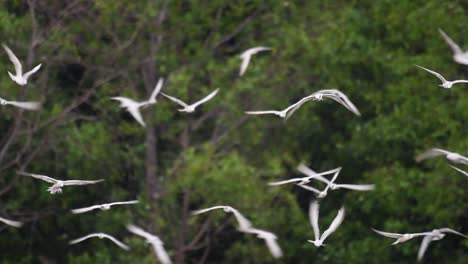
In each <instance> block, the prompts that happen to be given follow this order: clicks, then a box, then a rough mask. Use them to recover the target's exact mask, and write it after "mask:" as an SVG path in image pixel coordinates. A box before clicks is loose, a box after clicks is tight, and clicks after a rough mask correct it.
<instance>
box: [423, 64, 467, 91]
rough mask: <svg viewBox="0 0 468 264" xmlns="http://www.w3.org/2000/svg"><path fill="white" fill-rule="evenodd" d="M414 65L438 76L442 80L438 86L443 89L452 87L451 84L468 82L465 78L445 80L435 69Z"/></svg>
mask: <svg viewBox="0 0 468 264" xmlns="http://www.w3.org/2000/svg"><path fill="white" fill-rule="evenodd" d="M416 67H419V68H421V69H423V70H425V71H427V72H429V73H431V74H433V75H435V76H436V77H437V78H439V80H441V81H442V84H439V86H440V87H443V88H445V89H449V88H452V86H453V85H454V84H457V83H468V81H467V80H456V81H447V80H446V79H445V78H444V76H442V75H441V74H439V73H437V72H435V71H432V70H429V69H427V68H424V67H422V66H419V65H416Z"/></svg>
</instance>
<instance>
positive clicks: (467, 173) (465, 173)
mask: <svg viewBox="0 0 468 264" xmlns="http://www.w3.org/2000/svg"><path fill="white" fill-rule="evenodd" d="M449 166H450V167H451V168H453V169H454V170H456V171H458V172H460V173H461V174H463V175H465V176H466V177H468V172H466V171H464V170H462V169H459V168H457V167H455V166H452V165H450V164H449Z"/></svg>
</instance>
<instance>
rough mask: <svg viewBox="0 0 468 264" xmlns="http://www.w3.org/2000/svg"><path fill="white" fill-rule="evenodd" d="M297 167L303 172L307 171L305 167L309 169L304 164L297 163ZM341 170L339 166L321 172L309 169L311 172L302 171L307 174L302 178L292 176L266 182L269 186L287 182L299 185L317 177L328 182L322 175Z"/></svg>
mask: <svg viewBox="0 0 468 264" xmlns="http://www.w3.org/2000/svg"><path fill="white" fill-rule="evenodd" d="M297 169H298V170H299V171H300V172H302V173H304V172H308V173H309V171H306V169H308V170H310V169H309V168H307V167H306V166H305V165H304V164H299V166H297ZM340 170H341V167H339V168H336V169H333V170H328V171H324V172H321V173H316V172H313V171H312V170H310V171H311V172H313V173H310V174H308V173H304V174H306V175H307V177H302V178H292V179H289V180H285V181H278V182H270V183H268V185H270V186H277V185H282V184H287V183H297V184H300V185H304V184H307V183H309V182H310V180H312V179H317V180H319V181H322V182H324V183H329V182H330V181H329V180H327V179H326V178H325V177H323V176H322V175H327V174H332V173H337V172H339V171H340Z"/></svg>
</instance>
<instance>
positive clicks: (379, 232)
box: [371, 228, 403, 238]
mask: <svg viewBox="0 0 468 264" xmlns="http://www.w3.org/2000/svg"><path fill="white" fill-rule="evenodd" d="M371 229H372V230H373V231H374V232H376V233H377V234H380V235H382V236H385V237H390V238H400V237H402V236H403V234H398V233H389V232H383V231H379V230H376V229H374V228H371Z"/></svg>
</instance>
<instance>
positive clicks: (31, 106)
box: [0, 97, 41, 110]
mask: <svg viewBox="0 0 468 264" xmlns="http://www.w3.org/2000/svg"><path fill="white" fill-rule="evenodd" d="M0 105H13V106H16V107H18V108H22V109H25V110H39V109H41V103H39V102H17V101H7V100H5V99H3V98H1V97H0Z"/></svg>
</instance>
